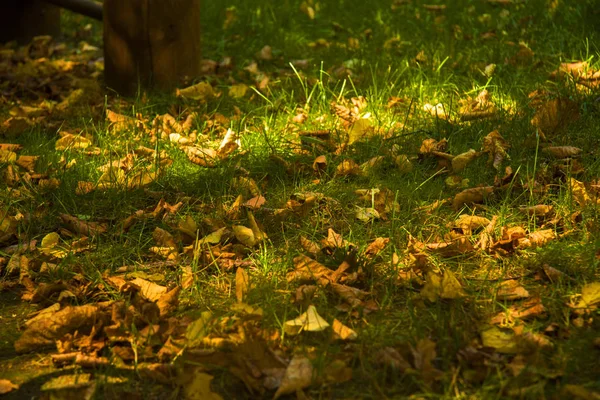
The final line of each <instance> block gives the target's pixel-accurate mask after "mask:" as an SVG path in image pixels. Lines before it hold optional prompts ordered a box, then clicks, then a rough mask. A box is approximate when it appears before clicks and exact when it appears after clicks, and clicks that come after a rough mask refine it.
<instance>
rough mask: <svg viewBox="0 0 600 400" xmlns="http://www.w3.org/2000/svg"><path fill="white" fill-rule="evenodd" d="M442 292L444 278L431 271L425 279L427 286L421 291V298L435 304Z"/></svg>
mask: <svg viewBox="0 0 600 400" xmlns="http://www.w3.org/2000/svg"><path fill="white" fill-rule="evenodd" d="M441 291H442V277H441V276H440V275H438V274H436V273H435V272H433V271H429V272H428V273H427V276H426V277H425V285H424V286H423V288H422V289H421V293H420V294H421V297H423V298H425V299H427V300H429V301H430V302H432V303H433V302H435V301H436V300H437V299H438V297H439V295H440V292H441Z"/></svg>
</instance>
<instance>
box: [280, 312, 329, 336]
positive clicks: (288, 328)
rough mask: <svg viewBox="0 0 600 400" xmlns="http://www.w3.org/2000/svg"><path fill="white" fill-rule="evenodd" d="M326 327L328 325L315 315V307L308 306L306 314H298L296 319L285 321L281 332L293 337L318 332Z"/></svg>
mask: <svg viewBox="0 0 600 400" xmlns="http://www.w3.org/2000/svg"><path fill="white" fill-rule="evenodd" d="M328 327H329V324H328V323H327V321H325V320H324V319H323V318H322V317H321V316H320V315H319V314H318V313H317V309H316V308H315V306H313V305H310V306H308V308H307V309H306V312H304V313H302V314H300V316H299V317H298V318H295V319H292V320H289V321H285V323H284V325H283V330H284V331H285V333H287V334H288V335H292V336H293V335H297V334H299V333H300V332H302V331H307V332H320V331H323V330H325V329H327V328H328Z"/></svg>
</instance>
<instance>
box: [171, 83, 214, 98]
mask: <svg viewBox="0 0 600 400" xmlns="http://www.w3.org/2000/svg"><path fill="white" fill-rule="evenodd" d="M176 94H177V96H178V97H183V98H186V99H191V100H199V101H206V100H210V99H212V98H214V97H217V93H216V92H215V91H214V90H213V87H212V86H211V85H210V84H209V83H207V82H200V83H197V84H195V85H192V86H188V87H186V88H184V89H177V92H176Z"/></svg>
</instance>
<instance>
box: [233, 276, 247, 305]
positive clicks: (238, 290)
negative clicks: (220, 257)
mask: <svg viewBox="0 0 600 400" xmlns="http://www.w3.org/2000/svg"><path fill="white" fill-rule="evenodd" d="M248 282H249V281H248V272H247V271H246V270H245V269H243V268H241V267H238V269H237V270H236V272H235V298H236V300H237V301H238V303H243V302H244V299H245V297H246V295H247V294H248V287H249V284H248Z"/></svg>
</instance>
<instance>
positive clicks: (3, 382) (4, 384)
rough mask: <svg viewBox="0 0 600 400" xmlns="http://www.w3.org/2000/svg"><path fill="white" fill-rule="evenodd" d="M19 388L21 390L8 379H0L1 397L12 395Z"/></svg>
mask: <svg viewBox="0 0 600 400" xmlns="http://www.w3.org/2000/svg"><path fill="white" fill-rule="evenodd" d="M18 388H19V385H15V384H14V383H12V382H11V381H9V380H8V379H0V395H3V394H6V393H10V392H12V391H13V390H16V389H18Z"/></svg>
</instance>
